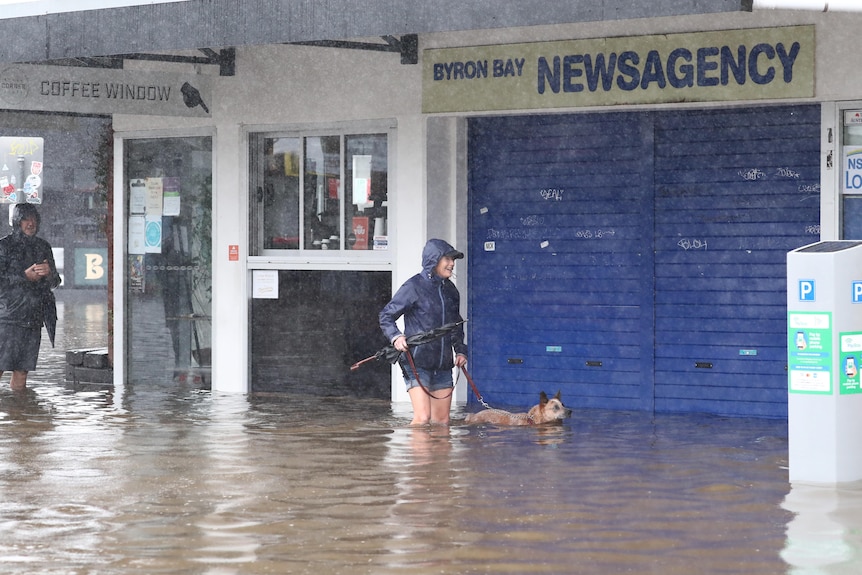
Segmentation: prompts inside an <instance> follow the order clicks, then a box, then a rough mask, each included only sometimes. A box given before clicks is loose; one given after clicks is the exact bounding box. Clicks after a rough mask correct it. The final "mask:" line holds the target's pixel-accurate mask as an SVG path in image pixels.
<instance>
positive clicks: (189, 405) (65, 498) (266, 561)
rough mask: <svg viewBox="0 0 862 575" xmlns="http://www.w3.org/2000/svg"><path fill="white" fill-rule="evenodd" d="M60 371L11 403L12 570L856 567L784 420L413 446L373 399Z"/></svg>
mask: <svg viewBox="0 0 862 575" xmlns="http://www.w3.org/2000/svg"><path fill="white" fill-rule="evenodd" d="M97 323H98V322H97ZM76 345H80V344H76ZM83 345H90V344H89V343H86V344H83ZM58 347H60V349H62V346H61V345H60V344H59V342H58ZM46 360H47V362H46V364H45V367H44V368H43V369H40V371H39V372H38V373H39V375H38V377H37V376H36V374H34V378H33V380H32V387H31V389H30V390H28V392H27V393H26V394H13V393H12V392H10V391H9V390H8V383H7V381H4V382H3V386H2V387H0V572H2V573H9V574H24V573H27V574H33V573H46V574H47V573H51V574H54V573H63V574H111V575H113V574H124V573H146V574H196V573H199V574H202V575H204V574H206V575H233V574H252V575H253V574H257V573H261V574H262V573H279V574H285V573H297V574H299V573H315V574H319V573H341V574H347V575H352V574H363V573H368V574H387V573H393V574H394V573H406V572H409V573H413V574H419V575H423V574H432V573H433V574H439V573H493V574H503V573H506V574H508V573H584V574H602V575H605V574H612V573H661V574H677V573H678V574H686V575H689V574H692V573H740V574H743V573H744V574H776V573H793V574H796V575H800V574H806V575H807V574H809V573H810V574H812V575H813V574H820V573H834V574H844V573H848V574H849V573H857V572H859V566H860V565H862V563H860V559H859V549H860V535H859V534H860V533H862V513H860V509H862V503H860V501H862V499H860V497H859V494H858V491H856V490H854V489H846V490H845V489H842V490H834V489H819V490H818V489H815V488H798V487H794V488H793V490H791V489H790V486H789V485H788V484H787V471H786V465H787V461H786V454H787V441H786V424H785V423H784V422H778V421H764V420H750V419H724V418H716V417H700V416H658V417H655V418H652V417H650V416H648V415H647V414H642V413H628V412H607V411H596V410H589V411H586V410H581V411H578V410H576V411H575V413H574V416H573V418H572V419H571V420H570V421H568V422H567V423H565V424H564V425H561V426H557V427H547V428H538V427H520V428H509V429H507V428H494V427H473V428H470V427H465V426H463V425H457V424H455V425H453V426H452V427H451V428H449V429H439V428H434V429H427V428H416V429H413V428H409V427H405V423H406V422H408V421H409V414H408V413H405V412H402V411H400V407H398V406H396V410H395V411H393V408H392V406H391V405H390V404H389V403H388V402H381V401H363V400H351V399H346V398H344V399H341V398H310V397H294V396H289V395H258V396H253V397H244V396H239V397H238V396H233V395H220V394H213V393H210V392H207V391H201V390H197V389H194V388H191V387H184V386H177V385H174V384H167V383H166V384H165V385H162V386H158V385H155V386H148V387H146V388H145V389H141V388H127V389H124V390H118V391H117V393H116V395H115V394H114V393H113V392H112V390H111V389H110V388H100V387H92V388H87V387H80V386H79V387H75V388H72V387H70V386H67V385H66V384H65V383H64V382H63V378H62V372H59V373H58V372H57V367H56V366H54V367H52V364H51V362H52V361H53V360H51V359H50V358H46ZM489 399H490V398H489ZM459 417H463V413H458V414H456V419H457V418H459Z"/></svg>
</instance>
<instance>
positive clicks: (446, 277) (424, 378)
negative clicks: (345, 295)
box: [380, 239, 467, 425]
mask: <svg viewBox="0 0 862 575" xmlns="http://www.w3.org/2000/svg"><path fill="white" fill-rule="evenodd" d="M463 257H464V254H463V253H461V252H459V251H458V250H456V249H455V248H453V247H452V246H451V245H449V244H448V243H446V242H445V241H443V240H440V239H431V240H428V243H426V244H425V249H423V250H422V272H421V273H418V274H416V275H415V276H413V277H411V278H410V279H408V280H407V281H406V282H404V284H403V285H402V286H401V287H400V288H399V289H398V291H397V292H396V293H395V295H394V296H393V297H392V300H391V301H390V302H389V303H388V304H386V306H385V307H384V308H383V309H382V310H381V311H380V328H381V329H382V330H383V335H385V336H386V338H387V339H388V340H389V341H390V343H392V345H393V346H394V347H395V349H397V350H399V351H402V352H404V351H407V349H408V345H407V340H406V338H405V335H408V336H410V335H414V334H417V333H420V332H424V331H428V330H432V329H435V328H438V327H441V326H443V325H445V324H448V323H455V322H461V321H463V320H462V318H461V313H460V307H461V296H460V294H459V293H458V288H456V287H455V285H454V284H453V283H452V282H451V280H450V278H451V277H452V274H453V272H454V269H455V260H457V259H461V258H463ZM401 316H404V333H402V332H401V330H400V329H399V328H398V326H397V325H396V323H395V322H396V320H398V319H399V318H400V317H401ZM453 352H454V353H453ZM410 353H411V355H412V357H413V363H414V365H415V367H416V371H417V373H418V375H419V381H420V382H421V384H422V385H419V382H417V381H416V377H415V374H414V373H413V367H412V366H411V365H410V364H409V362H408V360H407V359H406V354H403V353H402V355H401V359H400V360H399V361H400V362H401V368H402V370H403V372H404V381H405V383H406V385H407V393H408V394H409V395H410V402H411V403H412V405H413V421H412V422H411V424H412V425H419V424H426V423H434V424H442V425H447V424H448V423H449V410H450V407H451V404H452V387H453V385H454V384H453V382H452V368H453V367H459V368H460V367H462V366H464V365H466V364H467V345H466V344H465V343H464V329H463V324H461V325H458V327H457V328H456V329H454V330H453V331H452V332H450V333H448V334H446V335H444V336H443V337H440V338H437V339H435V340H433V341H429V342H427V343H423V344H421V345H418V346H416V347H413V348H410ZM423 386H424V389H423ZM426 390H427V391H426Z"/></svg>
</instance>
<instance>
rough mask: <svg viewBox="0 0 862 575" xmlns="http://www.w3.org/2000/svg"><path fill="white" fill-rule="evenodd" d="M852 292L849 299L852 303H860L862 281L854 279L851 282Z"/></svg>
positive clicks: (861, 300)
mask: <svg viewBox="0 0 862 575" xmlns="http://www.w3.org/2000/svg"><path fill="white" fill-rule="evenodd" d="M851 285H852V287H853V294H852V295H851V299H850V301H851V302H853V303H862V281H854V282H852V283H851Z"/></svg>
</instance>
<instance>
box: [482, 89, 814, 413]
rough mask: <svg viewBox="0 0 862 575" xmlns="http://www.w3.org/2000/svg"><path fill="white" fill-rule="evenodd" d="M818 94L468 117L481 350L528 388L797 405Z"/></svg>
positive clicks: (599, 399)
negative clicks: (806, 100)
mask: <svg viewBox="0 0 862 575" xmlns="http://www.w3.org/2000/svg"><path fill="white" fill-rule="evenodd" d="M818 126H819V108H818V107H817V106H801V107H770V108H754V109H738V110H714V111H703V110H698V111H685V112H681V111H679V112H672V113H642V114H634V113H626V114H619V113H612V114H588V115H576V116H528V117H506V118H476V119H473V120H470V146H469V167H470V181H469V185H470V200H469V205H470V222H469V233H470V245H469V250H470V281H471V283H470V286H469V294H470V296H469V297H470V301H469V305H470V316H471V320H472V321H471V323H470V324H469V332H470V338H471V344H472V346H473V349H472V353H471V355H472V357H471V365H472V370H473V372H474V376H475V377H476V378H477V383H479V382H481V386H480V387H481V388H482V391H483V393H484V394H485V395H486V396H487V397H489V398H491V397H493V398H495V399H496V401H497V402H498V403H500V402H502V403H506V404H512V405H527V404H529V403H531V402H532V401H534V399H535V396H536V394H537V393H538V391H540V390H546V391H556V390H557V389H561V390H562V391H563V393H564V397H566V398H567V400H568V402H569V403H572V404H574V405H581V406H592V407H604V408H613V409H653V408H655V409H657V410H659V411H703V412H712V413H729V414H752V415H764V416H782V415H783V414H784V412H785V409H786V393H785V389H786V374H785V371H784V359H783V357H784V347H785V344H784V337H785V336H784V331H785V326H784V322H785V319H784V299H785V295H784V293H785V285H784V284H785V279H784V277H785V272H784V258H785V254H786V252H787V251H789V250H791V249H793V248H795V247H798V246H800V245H803V244H805V243H809V242H812V241H816V240H817V239H818V236H817V233H818V227H817V225H818V222H819V209H818V208H819V199H818V198H819V191H818V182H819V168H818V161H819V136H818Z"/></svg>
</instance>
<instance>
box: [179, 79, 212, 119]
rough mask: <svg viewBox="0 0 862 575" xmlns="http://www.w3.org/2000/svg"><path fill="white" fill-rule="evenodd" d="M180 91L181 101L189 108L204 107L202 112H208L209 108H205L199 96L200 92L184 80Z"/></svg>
mask: <svg viewBox="0 0 862 575" xmlns="http://www.w3.org/2000/svg"><path fill="white" fill-rule="evenodd" d="M180 91H181V92H182V93H183V102H185V103H186V106H188V107H189V108H196V107H198V106H200V107H201V108H203V109H204V112H206V113H207V114H209V113H210V109H209V108H207V105H206V103H205V102H204V99H203V98H202V97H201V93H200V91H199V90H198V89H197V88H195V87H194V86H192V85H191V84H189V83H188V82H186V83H185V84H183V87H182V88H180Z"/></svg>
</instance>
